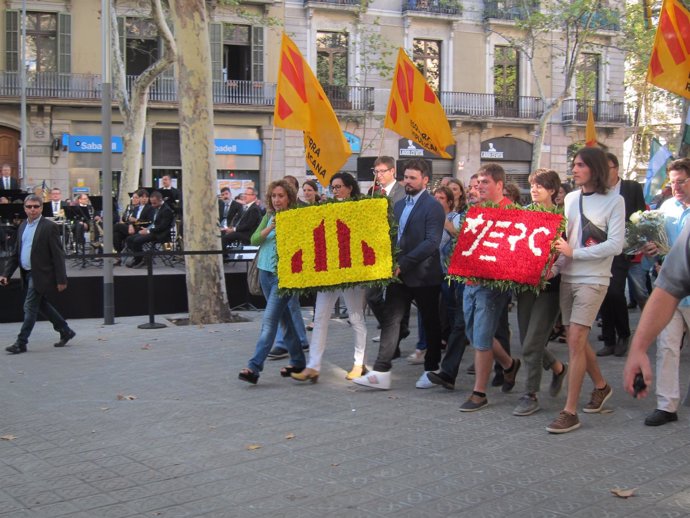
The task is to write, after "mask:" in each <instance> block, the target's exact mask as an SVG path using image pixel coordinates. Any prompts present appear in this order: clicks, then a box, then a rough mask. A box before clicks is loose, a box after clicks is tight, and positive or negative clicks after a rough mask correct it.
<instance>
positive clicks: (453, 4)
mask: <svg viewBox="0 0 690 518" xmlns="http://www.w3.org/2000/svg"><path fill="white" fill-rule="evenodd" d="M402 12H403V13H407V14H410V13H422V14H432V15H434V14H437V15H438V14H440V15H450V16H460V15H461V14H462V5H461V4H460V2H459V0H404V1H403V6H402Z"/></svg>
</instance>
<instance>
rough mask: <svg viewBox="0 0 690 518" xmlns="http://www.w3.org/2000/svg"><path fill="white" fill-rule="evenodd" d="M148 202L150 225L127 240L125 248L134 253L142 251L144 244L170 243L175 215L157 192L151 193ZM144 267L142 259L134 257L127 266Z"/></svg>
mask: <svg viewBox="0 0 690 518" xmlns="http://www.w3.org/2000/svg"><path fill="white" fill-rule="evenodd" d="M150 201H151V207H152V210H153V213H152V215H151V218H152V223H151V224H150V225H149V226H148V227H146V228H142V229H141V230H139V231H138V232H137V233H135V234H133V235H131V236H129V237H128V238H127V247H128V248H129V249H130V250H131V251H132V252H135V253H136V252H141V251H143V247H144V243H150V242H152V241H154V242H156V243H165V242H167V241H170V228H171V227H172V224H173V222H174V221H175V213H174V212H173V211H172V209H171V208H170V207H168V206H167V205H165V204H164V203H163V196H162V195H161V193H159V192H158V191H153V192H152V193H151V197H150ZM144 265H145V262H144V260H143V257H142V256H136V257H135V258H134V261H133V263H132V264H131V265H128V266H130V267H131V268H141V267H143V266H144Z"/></svg>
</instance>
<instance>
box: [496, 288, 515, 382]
mask: <svg viewBox="0 0 690 518" xmlns="http://www.w3.org/2000/svg"><path fill="white" fill-rule="evenodd" d="M512 298H513V296H512V292H511V296H510V299H509V300H508V304H506V305H505V307H504V308H503V311H502V313H501V320H499V322H498V327H497V328H496V340H498V343H499V344H501V347H503V350H504V351H505V352H507V353H508V356H510V323H509V322H508V306H509V305H510V302H511V300H512ZM494 371H495V372H496V373H497V374H498V373H499V372H500V373H501V374H503V367H501V364H500V363H498V362H494Z"/></svg>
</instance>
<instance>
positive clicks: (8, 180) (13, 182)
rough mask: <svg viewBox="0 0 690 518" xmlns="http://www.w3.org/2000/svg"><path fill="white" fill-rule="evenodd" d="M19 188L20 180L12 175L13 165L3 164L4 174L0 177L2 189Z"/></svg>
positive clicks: (0, 187)
mask: <svg viewBox="0 0 690 518" xmlns="http://www.w3.org/2000/svg"><path fill="white" fill-rule="evenodd" d="M16 189H19V182H17V179H16V178H15V177H14V176H12V166H11V165H10V164H2V176H1V177H0V191H9V190H16Z"/></svg>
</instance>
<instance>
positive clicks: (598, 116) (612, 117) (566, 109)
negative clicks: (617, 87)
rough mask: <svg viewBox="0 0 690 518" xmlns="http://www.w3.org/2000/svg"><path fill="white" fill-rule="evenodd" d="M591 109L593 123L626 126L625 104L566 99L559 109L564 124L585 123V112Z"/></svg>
mask: <svg viewBox="0 0 690 518" xmlns="http://www.w3.org/2000/svg"><path fill="white" fill-rule="evenodd" d="M590 106H591V107H592V112H593V113H594V121H595V122H600V123H601V122H604V123H614V124H627V123H628V122H629V121H628V116H627V114H626V113H625V103H622V102H614V101H583V100H577V99H566V100H565V101H563V106H562V107H561V113H562V120H563V121H564V122H581V123H583V124H584V123H586V122H587V110H588V109H589V107H590Z"/></svg>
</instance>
